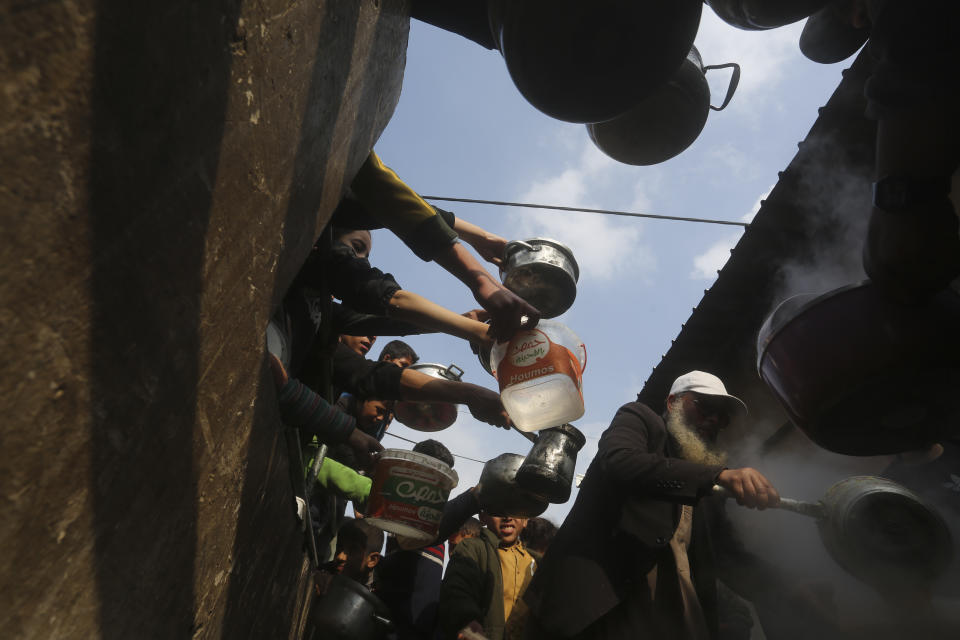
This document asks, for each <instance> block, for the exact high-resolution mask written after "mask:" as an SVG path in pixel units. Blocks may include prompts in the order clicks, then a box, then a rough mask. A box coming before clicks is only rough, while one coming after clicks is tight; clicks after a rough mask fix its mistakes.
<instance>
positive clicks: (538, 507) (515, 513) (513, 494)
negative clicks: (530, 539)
mask: <svg viewBox="0 0 960 640" xmlns="http://www.w3.org/2000/svg"><path fill="white" fill-rule="evenodd" d="M523 461H524V456H521V455H519V454H516V453H501V454H500V455H499V456H497V457H496V458H491V459H490V460H487V462H486V464H484V465H483V471H481V472H480V481H479V482H478V483H477V501H478V502H479V503H480V507H481V508H482V509H483V510H484V511H485V512H487V513H489V514H490V515H494V516H512V517H514V518H533V517H535V516H538V515H540V514H541V513H543V512H544V511H546V510H547V507H548V506H549V504H550V503H549V502H548V501H547V499H546V498H544V497H543V496H539V495H537V494H535V493H532V492H530V491H527V490H525V489H523V488H521V487H520V486H519V485H518V484H517V470H518V469H519V468H520V465H521V464H523Z"/></svg>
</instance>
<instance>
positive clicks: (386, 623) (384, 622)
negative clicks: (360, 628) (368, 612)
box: [373, 614, 396, 631]
mask: <svg viewBox="0 0 960 640" xmlns="http://www.w3.org/2000/svg"><path fill="white" fill-rule="evenodd" d="M373 619H374V620H376V621H377V622H378V623H379V624H380V625H381V626H382V627H383V629H384V631H393V630H394V629H396V626H395V625H394V624H393V620H390V619H389V618H384V617H383V616H378V615H376V614H374V616H373Z"/></svg>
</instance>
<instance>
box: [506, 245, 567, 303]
mask: <svg viewBox="0 0 960 640" xmlns="http://www.w3.org/2000/svg"><path fill="white" fill-rule="evenodd" d="M579 278H580V267H578V266H577V261H576V259H575V258H574V257H573V252H572V251H571V250H570V248H569V247H568V246H566V245H565V244H563V243H561V242H557V241H556V240H551V239H549V238H531V239H530V240H527V241H525V242H521V241H519V240H514V241H513V242H508V243H507V246H506V249H505V251H504V258H503V265H502V266H501V267H500V279H501V280H502V281H503V286H505V287H506V288H507V289H510V291H513V292H514V293H515V294H517V295H518V296H520V297H521V298H523V299H524V300H526V301H527V302H529V303H530V304H532V305H533V306H534V307H536V308H537V309H538V310H539V311H540V314H541V317H543V318H555V317H556V316H558V315H560V314H561V313H563V312H564V311H566V310H567V309H569V308H570V306H571V305H572V304H573V301H574V300H576V298H577V280H579Z"/></svg>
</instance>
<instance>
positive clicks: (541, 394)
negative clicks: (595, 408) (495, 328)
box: [490, 320, 587, 431]
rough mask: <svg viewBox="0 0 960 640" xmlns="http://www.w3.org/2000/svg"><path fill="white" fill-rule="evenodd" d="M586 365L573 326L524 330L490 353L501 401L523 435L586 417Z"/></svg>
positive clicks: (549, 325) (545, 323) (552, 323)
mask: <svg viewBox="0 0 960 640" xmlns="http://www.w3.org/2000/svg"><path fill="white" fill-rule="evenodd" d="M586 366H587V348H586V347H585V346H584V344H583V342H582V341H581V340H580V338H579V337H577V334H575V333H574V332H573V331H571V330H570V328H569V327H567V326H566V325H564V324H561V323H559V322H555V321H553V320H541V321H540V323H539V324H538V325H537V326H536V327H534V328H532V329H524V330H521V331H518V332H517V333H516V334H515V335H514V336H513V338H511V339H510V341H509V342H506V343H499V344H496V345H494V347H493V349H492V350H491V352H490V369H491V373H493V376H494V377H495V378H496V379H497V382H498V383H499V385H500V399H501V400H503V406H504V408H505V409H506V410H507V413H508V414H510V418H511V420H513V423H514V424H515V425H516V426H517V428H518V429H520V430H521V431H537V430H539V429H546V428H547V427H556V426H558V425H561V424H565V423H567V422H573V421H574V420H577V419H578V418H580V417H582V416H583V413H584V406H583V370H584V368H585V367H586Z"/></svg>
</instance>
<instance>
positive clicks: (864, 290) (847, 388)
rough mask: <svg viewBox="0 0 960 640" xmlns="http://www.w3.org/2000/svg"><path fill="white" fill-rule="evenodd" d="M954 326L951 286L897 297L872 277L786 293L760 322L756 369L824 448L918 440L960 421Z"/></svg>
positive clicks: (859, 450) (959, 313)
mask: <svg viewBox="0 0 960 640" xmlns="http://www.w3.org/2000/svg"><path fill="white" fill-rule="evenodd" d="M958 329H960V296H958V295H957V294H956V293H955V292H953V291H951V290H949V289H948V290H946V291H942V292H941V293H940V294H938V295H937V296H936V297H935V298H934V299H932V300H930V301H929V302H927V303H925V304H922V305H917V306H900V305H898V304H894V303H892V302H890V301H889V300H887V298H885V297H884V296H883V295H882V294H881V293H880V291H878V290H877V287H876V286H874V285H873V284H872V283H871V282H869V281H868V282H864V283H862V284H856V285H849V286H846V287H841V288H839V289H835V290H833V291H830V292H828V293H825V294H823V295H819V296H817V295H814V294H808V295H800V296H794V297H792V298H789V299H788V300H786V301H785V302H783V303H782V304H781V305H780V306H779V307H778V308H777V309H776V310H775V311H774V312H773V313H772V314H771V315H770V317H769V318H767V320H766V322H765V323H764V325H763V327H762V328H761V329H760V334H759V336H758V339H757V369H758V371H759V373H760V377H761V378H763V380H764V382H766V383H767V386H768V387H769V388H770V390H771V391H772V392H773V394H774V395H775V396H776V397H777V399H779V400H780V403H781V404H782V405H783V407H784V409H786V411H787V414H788V415H789V416H790V418H791V420H793V422H794V423H795V424H796V425H797V426H798V427H799V428H800V429H801V430H803V432H804V433H806V434H807V436H809V437H810V439H811V440H813V441H814V442H815V443H817V444H818V445H820V446H821V447H824V448H825V449H829V450H830V451H835V452H837V453H842V454H846V455H879V454H889V453H898V452H901V451H908V450H912V449H922V448H925V447H927V446H929V445H930V444H932V443H934V442H938V441H940V440H942V439H944V438H946V437H949V436H950V435H951V434H956V433H957V431H958V429H960V425H958V423H960V405H958V404H957V401H956V393H957V389H960V331H958Z"/></svg>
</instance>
